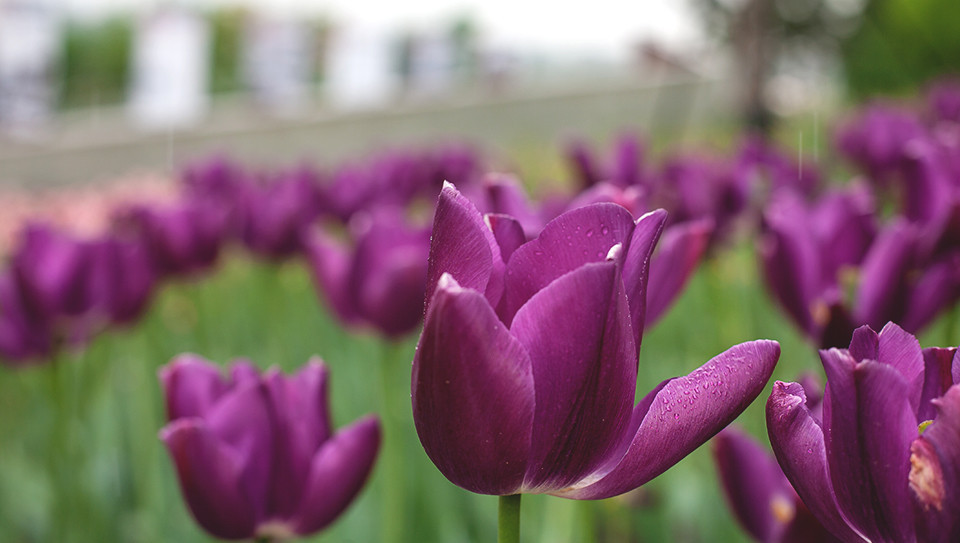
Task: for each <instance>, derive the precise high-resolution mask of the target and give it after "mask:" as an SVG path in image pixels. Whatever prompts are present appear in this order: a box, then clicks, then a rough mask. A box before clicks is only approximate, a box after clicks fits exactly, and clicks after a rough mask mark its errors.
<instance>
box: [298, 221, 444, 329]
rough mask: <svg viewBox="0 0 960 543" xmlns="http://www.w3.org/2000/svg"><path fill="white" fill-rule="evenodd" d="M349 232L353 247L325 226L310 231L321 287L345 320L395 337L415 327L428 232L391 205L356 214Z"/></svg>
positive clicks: (307, 243) (312, 261) (312, 266)
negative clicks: (406, 219)
mask: <svg viewBox="0 0 960 543" xmlns="http://www.w3.org/2000/svg"><path fill="white" fill-rule="evenodd" d="M349 230H350V232H349V234H350V237H351V241H352V247H350V246H348V244H344V243H341V242H340V241H338V240H337V239H335V238H334V237H333V236H331V235H329V234H327V233H325V232H323V231H322V230H313V231H311V232H308V233H307V234H306V240H305V242H304V243H305V246H306V254H307V259H308V262H309V264H310V269H311V273H312V274H313V278H314V282H315V284H316V287H317V290H318V291H320V292H322V293H323V295H324V297H325V298H326V299H327V301H328V302H329V303H330V305H331V306H332V308H333V310H334V312H335V313H336V314H337V316H338V317H339V318H340V319H341V320H342V321H343V322H344V323H346V324H349V325H367V326H373V327H375V328H376V329H377V330H379V331H381V332H382V333H384V334H385V335H387V336H389V337H394V338H395V337H400V336H403V335H405V334H407V333H409V332H411V331H413V330H414V329H416V328H417V326H419V324H420V321H421V319H422V318H423V293H424V288H425V285H426V280H427V255H428V251H429V248H430V231H429V230H428V229H426V228H413V227H410V226H408V225H407V224H406V221H405V219H404V218H403V216H402V214H401V213H400V212H399V211H398V210H395V209H391V208H380V209H376V210H372V211H371V212H369V213H365V214H361V215H357V216H355V217H354V218H353V220H352V221H351V224H350V229H349Z"/></svg>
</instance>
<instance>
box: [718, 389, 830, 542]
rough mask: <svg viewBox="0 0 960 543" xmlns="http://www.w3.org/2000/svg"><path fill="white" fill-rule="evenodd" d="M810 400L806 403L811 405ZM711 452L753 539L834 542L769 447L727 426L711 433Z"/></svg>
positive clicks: (739, 517) (729, 498) (729, 497)
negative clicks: (715, 434) (714, 435)
mask: <svg viewBox="0 0 960 543" xmlns="http://www.w3.org/2000/svg"><path fill="white" fill-rule="evenodd" d="M810 404H811V401H810V400H809V399H808V400H807V407H808V408H809V409H813V406H811V405H810ZM713 457H714V460H715V461H716V464H717V471H718V472H719V474H720V481H721V482H722V484H723V491H724V495H725V496H726V498H727V502H728V504H729V505H730V508H731V509H732V510H733V513H734V515H735V516H736V518H737V521H738V522H739V523H740V525H741V526H742V527H743V529H744V530H746V532H747V533H749V534H750V536H751V537H752V538H753V540H754V541H757V542H758V543H811V542H816V543H833V542H836V541H839V540H838V539H837V538H835V537H833V536H832V535H830V533H829V532H828V531H827V530H826V529H825V528H824V527H823V526H822V525H821V524H820V522H819V521H817V519H816V518H815V517H814V516H813V515H812V514H811V513H810V511H809V509H807V506H806V505H804V503H803V501H802V500H801V499H800V497H799V496H797V493H796V491H794V490H793V487H792V486H790V482H789V481H788V480H787V478H786V476H785V475H784V474H783V471H782V470H781V469H780V465H779V464H777V461H776V459H775V458H774V457H773V454H771V453H770V451H769V450H767V449H766V448H764V447H762V446H761V445H760V444H759V443H757V442H756V441H755V440H754V439H753V438H751V437H749V436H748V435H747V434H745V433H743V432H741V431H739V430H736V429H734V428H732V427H728V428H726V429H724V430H723V431H722V432H720V433H719V434H717V437H715V438H713Z"/></svg>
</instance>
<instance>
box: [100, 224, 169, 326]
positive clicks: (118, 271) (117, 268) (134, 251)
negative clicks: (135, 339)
mask: <svg viewBox="0 0 960 543" xmlns="http://www.w3.org/2000/svg"><path fill="white" fill-rule="evenodd" d="M93 259H94V263H93V269H94V281H95V283H96V286H95V289H96V292H97V294H96V297H97V304H98V305H99V306H100V311H101V312H102V313H103V314H104V315H105V316H106V318H107V319H109V320H110V321H111V322H114V323H117V324H128V323H131V322H133V321H135V320H136V319H138V318H139V317H140V315H142V314H143V312H144V311H145V310H146V308H147V304H148V303H149V302H150V298H151V296H152V294H153V291H154V287H155V285H156V281H157V273H156V270H155V269H154V267H153V263H152V261H151V260H150V254H149V253H148V252H147V248H146V247H145V246H144V245H143V243H142V242H141V241H140V240H138V239H125V238H121V237H118V236H107V237H104V238H103V239H101V240H98V241H96V242H94V257H93Z"/></svg>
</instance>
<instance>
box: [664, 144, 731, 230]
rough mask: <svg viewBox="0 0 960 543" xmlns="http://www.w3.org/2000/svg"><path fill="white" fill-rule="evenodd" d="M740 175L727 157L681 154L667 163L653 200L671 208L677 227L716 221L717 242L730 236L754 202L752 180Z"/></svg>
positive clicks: (672, 217)
mask: <svg viewBox="0 0 960 543" xmlns="http://www.w3.org/2000/svg"><path fill="white" fill-rule="evenodd" d="M736 173H737V172H735V170H734V168H733V165H732V164H731V163H730V161H728V160H727V159H725V158H721V157H716V156H711V155H706V154H699V155H693V154H690V155H677V156H674V157H672V158H670V159H669V160H667V161H666V163H665V164H664V166H663V171H662V172H661V177H660V179H659V180H658V185H657V188H656V189H655V191H654V192H653V193H652V194H651V196H650V201H651V203H652V205H661V206H663V207H664V208H665V209H667V210H668V211H669V212H670V220H671V222H672V223H674V224H675V223H681V222H687V221H692V220H704V219H705V220H709V221H712V222H713V225H714V231H713V237H712V239H711V243H713V242H716V241H718V240H720V239H725V238H726V237H727V236H728V235H729V234H730V232H731V230H732V229H733V226H734V222H735V220H736V219H737V218H739V217H740V216H742V214H743V212H744V211H745V210H746V209H747V204H748V203H749V200H750V186H749V185H748V184H747V183H748V181H749V179H748V178H746V177H744V176H741V175H737V174H736Z"/></svg>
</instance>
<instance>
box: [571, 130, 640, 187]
mask: <svg viewBox="0 0 960 543" xmlns="http://www.w3.org/2000/svg"><path fill="white" fill-rule="evenodd" d="M566 154H567V159H568V161H569V163H570V166H571V167H572V169H573V173H574V175H575V177H576V178H577V180H578V184H579V185H580V188H581V189H589V188H590V187H593V186H594V185H597V184H599V183H610V184H612V185H616V186H619V187H624V188H625V187H634V186H643V185H644V184H645V183H647V181H648V178H647V174H646V172H644V171H643V164H644V160H643V159H644V145H643V143H642V142H641V141H640V138H639V137H638V136H637V135H636V134H632V133H628V132H626V133H623V134H621V135H620V137H619V138H617V140H616V142H615V143H614V150H613V156H612V158H611V160H610V162H609V163H607V164H602V163H600V162H599V161H598V160H597V158H596V156H595V155H594V153H593V151H591V150H590V148H589V147H588V146H587V144H586V143H584V142H583V141H580V140H576V141H574V142H572V143H571V144H570V145H568V146H567V153H566Z"/></svg>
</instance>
